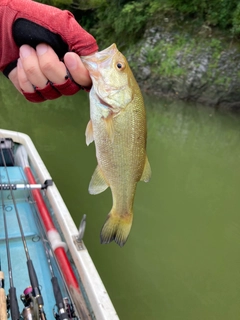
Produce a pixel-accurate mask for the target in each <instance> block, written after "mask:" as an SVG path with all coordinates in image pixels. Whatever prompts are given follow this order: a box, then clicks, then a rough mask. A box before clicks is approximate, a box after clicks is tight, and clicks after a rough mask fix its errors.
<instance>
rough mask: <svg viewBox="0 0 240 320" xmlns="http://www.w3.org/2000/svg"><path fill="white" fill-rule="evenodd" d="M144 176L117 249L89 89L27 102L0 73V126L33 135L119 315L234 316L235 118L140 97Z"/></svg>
mask: <svg viewBox="0 0 240 320" xmlns="http://www.w3.org/2000/svg"><path fill="white" fill-rule="evenodd" d="M145 101H146V109H147V116H148V148H147V149H148V156H149V161H150V164H151V167H152V172H153V173H152V179H151V181H150V182H149V183H147V184H146V183H143V182H140V183H139V184H138V188H137V193H136V198H135V204H134V223H133V228H132V231H131V234H130V237H129V240H128V242H127V243H126V245H125V246H124V247H123V248H120V247H118V246H117V245H116V244H115V243H112V244H110V245H100V243H99V233H100V229H101V227H102V225H103V223H104V221H105V218H106V215H107V214H108V212H109V211H110V208H111V203H112V200H111V194H110V191H109V190H107V191H105V192H104V193H102V194H100V195H97V196H91V195H89V194H88V190H87V189H88V184H89V181H90V178H91V175H92V173H93V171H94V169H95V167H96V159H95V150H94V145H93V144H92V145H90V146H89V147H87V146H86V144H85V136H84V132H85V127H86V125H87V122H88V120H89V102H88V96H87V94H86V93H84V92H81V93H78V94H77V95H75V96H74V97H68V98H60V99H58V100H55V101H47V102H45V103H42V104H31V103H28V102H27V101H25V99H24V98H23V97H21V96H20V95H19V94H18V93H17V92H15V90H14V89H13V88H12V86H10V85H9V84H8V81H7V80H6V79H5V78H4V77H2V76H0V127H1V128H4V129H9V130H18V131H22V132H25V133H27V134H28V135H30V136H31V138H32V140H33V142H34V143H35V145H36V147H37V149H38V151H39V153H40V155H41V157H42V158H43V161H44V162H45V164H46V166H47V168H48V170H49V171H50V173H51V175H52V177H53V179H54V181H55V183H56V184H57V187H58V189H59V190H60V192H61V194H62V196H63V198H64V201H65V202H66V205H67V207H68V208H69V210H70V212H71V214H72V216H73V218H74V221H75V222H76V224H77V226H78V225H79V222H80V220H81V217H82V215H83V214H87V230H86V233H85V243H86V246H87V248H88V250H89V253H90V255H91V256H92V259H93V261H94V263H95V265H96V267H97V269H98V271H99V274H100V276H101V278H102V280H103V282H104V284H105V286H106V288H107V291H108V293H109V295H110V297H111V299H112V301H113V304H114V306H115V308H116V310H117V312H118V314H119V317H120V319H122V320H135V319H136V320H145V319H162V320H203V319H204V320H215V319H216V320H226V319H231V320H235V319H236V320H237V319H239V314H240V303H239V301H240V271H239V270H240V254H239V251H240V250H239V249H240V215H239V212H240V197H239V190H240V166H239V164H240V118H239V116H237V115H233V114H224V113H220V112H217V111H214V110H212V109H210V108H205V107H202V106H199V105H198V106H197V105H186V104H184V103H182V102H172V101H166V100H161V99H153V98H151V97H145Z"/></svg>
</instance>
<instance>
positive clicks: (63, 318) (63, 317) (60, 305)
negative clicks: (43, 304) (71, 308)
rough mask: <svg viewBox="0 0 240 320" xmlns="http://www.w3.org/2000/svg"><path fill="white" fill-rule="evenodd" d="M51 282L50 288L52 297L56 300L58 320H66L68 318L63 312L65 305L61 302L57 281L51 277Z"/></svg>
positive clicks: (64, 311)
mask: <svg viewBox="0 0 240 320" xmlns="http://www.w3.org/2000/svg"><path fill="white" fill-rule="evenodd" d="M51 281H52V286H53V292H54V297H55V300H56V305H57V308H58V315H59V319H60V320H68V319H69V318H68V315H67V312H66V310H65V305H64V302H63V297H62V293H61V290H60V288H59V284H58V279H57V277H52V279H51Z"/></svg>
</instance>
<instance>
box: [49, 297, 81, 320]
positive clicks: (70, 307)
mask: <svg viewBox="0 0 240 320" xmlns="http://www.w3.org/2000/svg"><path fill="white" fill-rule="evenodd" d="M63 303H64V310H65V311H66V313H67V317H68V319H71V320H79V318H78V317H77V316H76V314H75V310H74V307H73V305H72V303H71V302H70V301H69V298H68V297H65V298H63ZM53 315H54V318H55V319H56V320H61V319H62V317H61V314H59V313H57V312H56V305H55V307H54V308H53Z"/></svg>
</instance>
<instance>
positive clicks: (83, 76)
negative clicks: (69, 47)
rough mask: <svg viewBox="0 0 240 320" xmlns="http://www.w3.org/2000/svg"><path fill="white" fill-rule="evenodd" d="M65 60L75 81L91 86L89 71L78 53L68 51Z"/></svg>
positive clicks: (84, 85)
mask: <svg viewBox="0 0 240 320" xmlns="http://www.w3.org/2000/svg"><path fill="white" fill-rule="evenodd" d="M64 62H65V65H66V67H67V69H68V70H69V72H70V73H71V76H72V78H73V79H74V81H75V82H77V83H78V84H80V85H81V86H83V87H90V86H91V84H92V80H91V78H90V76H89V72H88V70H87V69H86V68H85V66H84V65H83V63H82V60H81V58H80V57H79V56H78V55H77V54H76V53H74V52H67V53H66V54H65V56H64Z"/></svg>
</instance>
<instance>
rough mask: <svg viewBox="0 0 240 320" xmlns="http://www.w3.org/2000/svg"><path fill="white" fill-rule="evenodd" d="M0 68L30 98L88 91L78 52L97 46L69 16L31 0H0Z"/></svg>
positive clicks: (86, 52)
mask: <svg viewBox="0 0 240 320" xmlns="http://www.w3.org/2000/svg"><path fill="white" fill-rule="evenodd" d="M0 21H1V22H2V25H4V26H5V28H2V29H1V30H0V71H2V72H3V73H4V75H5V76H7V77H8V78H10V80H11V81H12V83H13V84H14V86H15V87H16V88H17V89H18V90H19V91H20V92H21V93H22V94H23V95H24V96H25V97H26V98H27V99H28V100H30V101H32V102H41V101H44V100H46V99H55V98H57V97H59V96H61V95H71V94H74V93H76V92H77V91H78V90H80V89H81V87H84V88H85V89H89V86H90V85H91V80H90V78H89V75H88V72H87V70H86V69H85V67H84V65H83V64H82V62H81V59H80V57H81V56H87V55H91V54H93V53H94V52H96V51H97V50H98V46H97V43H96V40H95V39H94V37H93V36H92V35H91V34H89V33H88V32H87V31H86V30H84V29H83V28H82V27H81V26H80V25H79V24H78V22H77V21H76V20H75V18H74V16H73V15H72V14H71V13H70V12H69V11H66V10H59V9H57V8H55V7H51V6H48V5H45V4H41V3H38V2H36V1H31V0H12V1H8V2H6V3H5V2H3V3H2V2H1V1H0Z"/></svg>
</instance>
